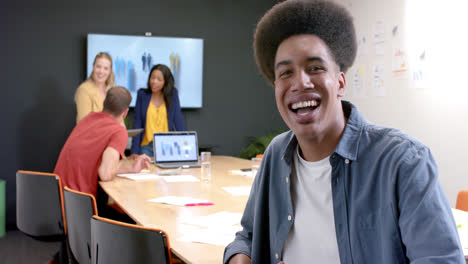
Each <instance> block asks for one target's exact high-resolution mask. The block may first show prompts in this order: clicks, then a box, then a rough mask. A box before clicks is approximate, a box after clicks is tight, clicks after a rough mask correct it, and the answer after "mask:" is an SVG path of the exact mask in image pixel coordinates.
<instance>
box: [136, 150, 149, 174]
mask: <svg viewBox="0 0 468 264" xmlns="http://www.w3.org/2000/svg"><path fill="white" fill-rule="evenodd" d="M150 164H151V159H150V157H148V156H147V155H145V154H143V155H138V156H137V157H136V158H135V159H134V160H133V164H132V170H133V172H140V171H141V170H143V169H149V167H150Z"/></svg>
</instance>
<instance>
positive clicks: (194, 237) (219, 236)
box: [177, 225, 242, 246]
mask: <svg viewBox="0 0 468 264" xmlns="http://www.w3.org/2000/svg"><path fill="white" fill-rule="evenodd" d="M240 230H242V227H241V226H239V225H236V226H228V227H226V226H221V228H216V227H210V228H184V232H183V234H184V235H183V236H182V237H180V238H178V239H177V240H178V241H183V242H195V243H204V244H212V245H218V246H227V245H228V244H229V243H231V242H232V241H233V240H234V238H235V235H236V232H237V231H240Z"/></svg>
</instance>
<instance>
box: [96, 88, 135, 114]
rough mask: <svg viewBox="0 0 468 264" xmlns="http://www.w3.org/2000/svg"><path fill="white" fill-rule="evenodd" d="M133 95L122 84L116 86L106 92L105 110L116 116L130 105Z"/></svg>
mask: <svg viewBox="0 0 468 264" xmlns="http://www.w3.org/2000/svg"><path fill="white" fill-rule="evenodd" d="M131 101H132V95H131V94H130V92H129V91H128V90H127V89H125V88H124V87H122V86H114V87H112V88H110V89H109V90H108V91H107V93H106V99H105V100H104V109H103V111H104V112H106V113H109V114H111V115H113V116H114V117H117V116H119V115H120V114H122V113H123V112H124V111H125V110H126V109H127V108H128V106H129V105H130V102H131Z"/></svg>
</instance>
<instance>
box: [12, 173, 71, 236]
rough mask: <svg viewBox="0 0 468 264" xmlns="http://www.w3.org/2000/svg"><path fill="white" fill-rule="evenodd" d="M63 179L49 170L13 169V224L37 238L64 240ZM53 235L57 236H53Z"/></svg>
mask: <svg viewBox="0 0 468 264" xmlns="http://www.w3.org/2000/svg"><path fill="white" fill-rule="evenodd" d="M61 190H62V182H61V180H60V177H59V176H58V175H56V174H52V173H44V172H34V171H23V170H19V171H17V172H16V224H17V226H18V229H19V230H20V231H21V232H23V233H25V234H27V235H29V236H31V237H33V238H37V239H41V240H42V239H44V240H56V241H59V240H64V239H65V236H66V222H65V216H64V214H63V196H62V191H61ZM55 238H56V239H55Z"/></svg>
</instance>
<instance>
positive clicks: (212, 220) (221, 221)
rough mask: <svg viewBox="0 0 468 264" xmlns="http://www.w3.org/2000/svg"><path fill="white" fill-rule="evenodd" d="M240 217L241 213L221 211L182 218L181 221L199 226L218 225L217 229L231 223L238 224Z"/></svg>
mask: <svg viewBox="0 0 468 264" xmlns="http://www.w3.org/2000/svg"><path fill="white" fill-rule="evenodd" d="M241 218H242V214H241V213H231V212H227V211H221V212H217V213H214V214H210V215H203V216H198V217H193V218H186V219H182V221H181V223H183V224H188V225H194V226H200V227H209V228H217V227H218V228H219V229H223V228H226V227H230V226H233V225H239V224H240V221H241Z"/></svg>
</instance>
